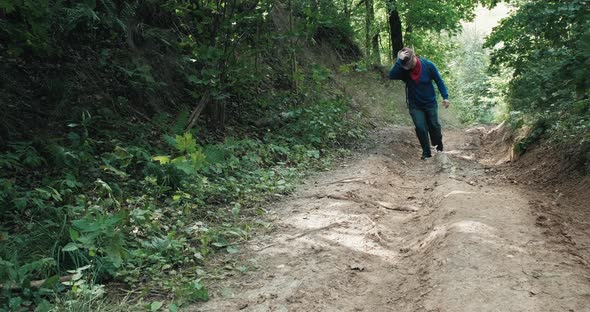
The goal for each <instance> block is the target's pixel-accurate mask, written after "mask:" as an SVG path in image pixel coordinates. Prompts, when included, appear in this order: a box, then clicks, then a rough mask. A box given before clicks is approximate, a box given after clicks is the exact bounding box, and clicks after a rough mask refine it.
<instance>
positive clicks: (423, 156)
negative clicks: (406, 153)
mask: <svg viewBox="0 0 590 312" xmlns="http://www.w3.org/2000/svg"><path fill="white" fill-rule="evenodd" d="M431 157H432V155H422V157H420V159H422V160H426V159H428V158H431Z"/></svg>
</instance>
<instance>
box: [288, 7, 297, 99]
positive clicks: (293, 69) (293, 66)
mask: <svg viewBox="0 0 590 312" xmlns="http://www.w3.org/2000/svg"><path fill="white" fill-rule="evenodd" d="M289 33H290V34H289V36H290V38H289V42H290V44H289V49H290V50H291V51H290V53H289V54H290V56H291V57H290V62H291V64H290V65H291V83H292V87H293V89H294V90H297V80H296V76H297V60H296V59H295V44H294V40H293V36H294V27H293V3H292V0H289Z"/></svg>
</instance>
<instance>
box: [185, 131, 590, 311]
mask: <svg viewBox="0 0 590 312" xmlns="http://www.w3.org/2000/svg"><path fill="white" fill-rule="evenodd" d="M379 138H380V139H379V141H380V145H379V146H378V147H377V148H376V149H375V150H372V151H370V152H367V153H366V154H362V155H359V156H358V157H355V158H353V159H351V160H349V161H348V162H347V163H345V164H342V165H341V167H340V168H339V169H336V170H333V171H330V172H325V173H322V174H321V175H319V176H318V177H316V178H315V179H314V180H312V181H309V182H308V183H307V184H306V185H304V186H303V187H302V188H301V189H300V190H299V191H298V192H296V193H295V194H293V195H292V196H290V197H289V198H288V199H286V200H284V201H282V202H280V203H278V204H277V206H275V207H268V209H269V210H272V211H274V212H276V220H275V221H274V222H275V223H276V224H277V229H276V230H275V231H274V232H272V233H270V234H268V235H265V236H261V237H258V238H255V239H254V240H252V241H251V242H250V243H249V244H248V245H247V246H246V248H245V250H244V253H243V262H244V263H248V264H250V265H252V266H255V267H256V268H257V269H256V270H253V271H251V272H249V273H246V274H244V275H240V276H236V277H234V278H231V279H228V280H225V281H223V282H222V283H220V284H219V285H216V289H217V292H216V293H217V296H214V297H213V298H212V299H211V301H210V302H207V303H204V304H202V305H197V306H193V307H192V308H191V309H190V310H192V311H590V279H589V277H590V275H589V274H588V266H587V263H586V262H585V261H584V260H583V259H580V257H577V256H576V255H575V253H568V252H567V248H564V246H560V245H558V244H555V243H554V242H549V240H548V239H547V237H545V235H544V234H543V233H542V231H541V228H540V226H539V224H538V223H539V220H537V219H536V218H535V215H534V214H533V211H532V208H531V204H530V203H531V200H540V199H541V198H542V196H541V195H540V194H536V193H532V192H530V191H526V190H524V189H521V188H519V187H517V186H515V185H512V184H510V183H506V182H503V181H501V180H500V179H498V178H497V177H498V173H497V172H496V171H497V170H496V169H495V168H492V167H486V166H483V165H481V164H479V163H477V162H476V161H475V160H474V159H475V151H476V150H477V148H478V147H479V145H480V143H479V135H478V133H471V134H467V133H464V132H463V131H448V132H447V133H446V148H447V152H445V153H439V154H437V155H436V156H435V157H434V159H431V160H429V161H420V160H419V159H417V156H416V155H419V149H418V147H417V144H415V143H413V142H414V141H415V139H414V134H413V131H412V129H409V128H389V129H386V130H383V131H382V132H381V133H379Z"/></svg>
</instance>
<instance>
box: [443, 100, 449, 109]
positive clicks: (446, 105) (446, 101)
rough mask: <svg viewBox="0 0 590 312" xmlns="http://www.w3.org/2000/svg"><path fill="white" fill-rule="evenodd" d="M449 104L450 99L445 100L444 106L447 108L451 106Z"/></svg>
mask: <svg viewBox="0 0 590 312" xmlns="http://www.w3.org/2000/svg"><path fill="white" fill-rule="evenodd" d="M449 105H451V102H449V100H443V106H444V107H445V109H446V108H449Z"/></svg>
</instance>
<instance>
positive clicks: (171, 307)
mask: <svg viewBox="0 0 590 312" xmlns="http://www.w3.org/2000/svg"><path fill="white" fill-rule="evenodd" d="M168 312H178V306H177V305H176V303H171V304H170V305H168Z"/></svg>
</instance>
